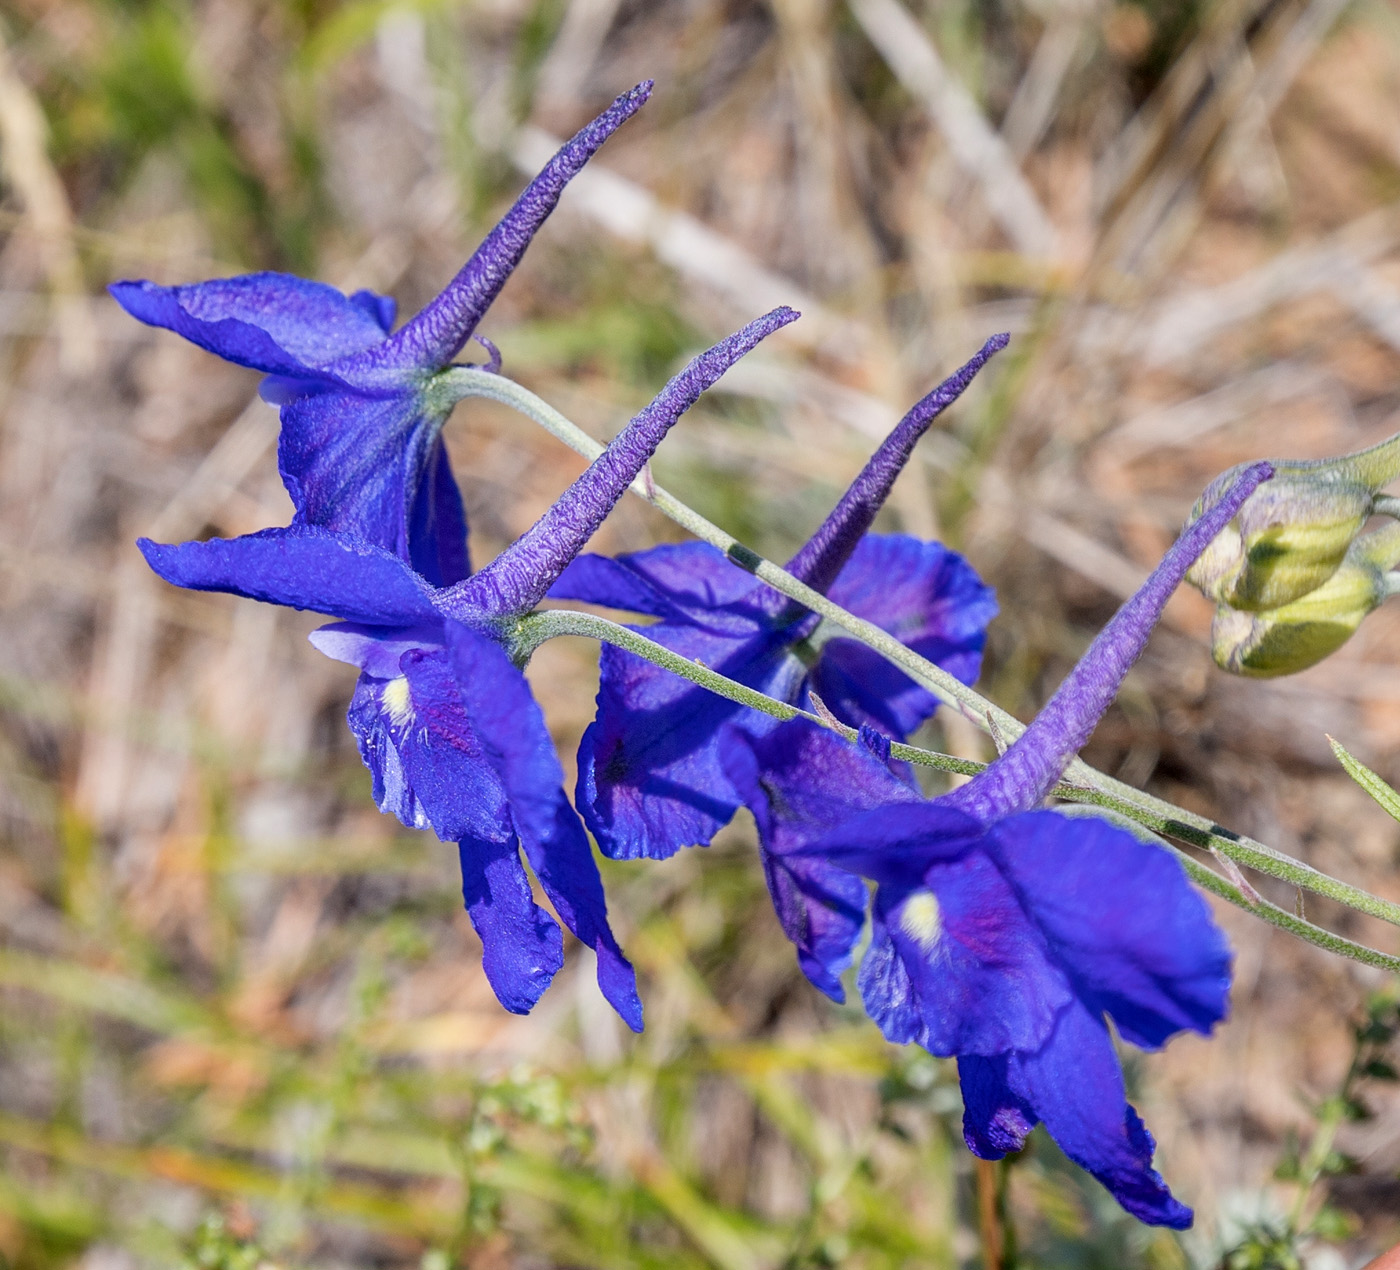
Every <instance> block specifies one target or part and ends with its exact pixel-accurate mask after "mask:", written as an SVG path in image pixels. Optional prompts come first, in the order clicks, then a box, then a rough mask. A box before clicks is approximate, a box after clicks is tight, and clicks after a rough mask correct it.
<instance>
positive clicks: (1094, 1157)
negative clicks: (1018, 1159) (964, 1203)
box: [958, 1002, 1192, 1230]
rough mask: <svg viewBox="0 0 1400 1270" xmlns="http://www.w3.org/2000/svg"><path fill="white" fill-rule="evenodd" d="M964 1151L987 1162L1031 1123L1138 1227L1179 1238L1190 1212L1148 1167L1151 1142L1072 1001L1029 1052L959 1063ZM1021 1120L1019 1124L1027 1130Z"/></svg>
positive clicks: (1092, 1020) (1100, 1028)
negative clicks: (1161, 1229) (1040, 1124)
mask: <svg viewBox="0 0 1400 1270" xmlns="http://www.w3.org/2000/svg"><path fill="white" fill-rule="evenodd" d="M958 1071H959V1074H960V1075H961V1076H962V1082H963V1098H964V1108H965V1112H964V1117H965V1118H964V1135H965V1137H966V1139H967V1145H968V1146H969V1147H970V1148H971V1149H972V1150H973V1152H975V1153H976V1154H978V1155H981V1156H983V1158H985V1159H997V1158H999V1157H1000V1156H1001V1155H1003V1154H1005V1153H1006V1151H1008V1150H1014V1149H1015V1147H1016V1146H1018V1145H1019V1139H1018V1135H1019V1138H1024V1135H1025V1133H1026V1132H1028V1131H1029V1128H1030V1127H1031V1126H1032V1125H1034V1123H1035V1121H1036V1120H1037V1119H1039V1120H1042V1121H1044V1122H1045V1128H1046V1129H1047V1130H1048V1131H1049V1133H1050V1136H1051V1137H1052V1138H1054V1139H1055V1141H1056V1142H1057V1143H1059V1146H1060V1149H1061V1150H1062V1151H1063V1152H1064V1153H1065V1154H1066V1155H1067V1156H1069V1158H1070V1159H1071V1160H1073V1161H1074V1162H1075V1163H1076V1164H1078V1165H1079V1166H1080V1167H1081V1168H1083V1169H1085V1170H1087V1171H1088V1172H1090V1173H1092V1174H1093V1175H1094V1176H1095V1177H1096V1178H1098V1180H1099V1181H1100V1182H1102V1183H1103V1184H1104V1186H1106V1187H1107V1188H1108V1190H1109V1191H1110V1192H1111V1193H1112V1194H1113V1197H1114V1198H1115V1199H1116V1200H1117V1201H1118V1202H1119V1203H1120V1204H1121V1205H1122V1206H1123V1207H1124V1208H1125V1209H1126V1210H1127V1211H1128V1212H1130V1213H1131V1214H1132V1215H1133V1216H1134V1217H1136V1218H1137V1219H1138V1220H1139V1221H1143V1222H1146V1223H1147V1224H1148V1225H1151V1226H1170V1227H1172V1228H1173V1229H1175V1230H1185V1229H1186V1228H1187V1227H1188V1226H1190V1225H1191V1219H1192V1214H1191V1210H1190V1209H1189V1208H1187V1207H1186V1206H1185V1205H1184V1204H1182V1203H1180V1202H1179V1201H1178V1200H1176V1199H1175V1198H1174V1197H1173V1196H1172V1193H1171V1191H1169V1190H1168V1189H1167V1184H1166V1183H1165V1182H1164V1181H1163V1180H1162V1177H1161V1175H1160V1174H1159V1173H1157V1172H1156V1171H1155V1170H1154V1169H1153V1167H1152V1153H1153V1150H1154V1149H1155V1144H1154V1142H1153V1141H1152V1135H1151V1134H1150V1133H1148V1132H1147V1129H1146V1127H1145V1126H1144V1125H1143V1123H1142V1120H1141V1119H1140V1118H1139V1117H1138V1114H1137V1112H1136V1111H1134V1110H1133V1108H1132V1107H1131V1106H1130V1105H1129V1104H1128V1100H1127V1096H1126V1094H1125V1092H1124V1089H1123V1073H1122V1071H1121V1069H1120V1068H1119V1066H1118V1058H1117V1055H1115V1054H1114V1052H1113V1043H1112V1041H1110V1040H1109V1036H1108V1030H1107V1028H1106V1027H1105V1026H1104V1023H1103V1020H1102V1019H1101V1018H1100V1017H1098V1016H1096V1015H1094V1014H1092V1013H1091V1012H1090V1011H1089V1010H1087V1009H1086V1008H1085V1007H1084V1006H1082V1005H1080V1004H1079V1003H1078V1002H1076V1003H1074V1004H1073V1005H1072V1006H1070V1007H1069V1008H1068V1009H1066V1010H1065V1011H1064V1012H1063V1013H1062V1014H1061V1015H1060V1018H1059V1019H1058V1020H1057V1023H1056V1026H1055V1030H1054V1033H1053V1035H1052V1036H1051V1037H1050V1038H1049V1039H1048V1040H1047V1042H1046V1043H1045V1045H1044V1046H1043V1047H1041V1048H1040V1049H1039V1050H1038V1051H1037V1052H1035V1053H1011V1054H1006V1055H1003V1056H1000V1057H998V1058H994V1059H976V1058H972V1059H960V1060H959V1062H958ZM1027 1122H1029V1123H1027Z"/></svg>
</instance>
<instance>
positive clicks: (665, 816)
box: [577, 624, 802, 860]
mask: <svg viewBox="0 0 1400 1270" xmlns="http://www.w3.org/2000/svg"><path fill="white" fill-rule="evenodd" d="M645 633H646V634H647V635H648V636H649V637H650V638H652V639H654V640H656V641H657V642H658V643H661V644H664V645H665V646H666V647H667V648H670V649H673V650H674V651H675V652H678V653H681V654H682V655H684V656H686V657H691V658H697V659H699V660H701V661H703V662H704V663H705V664H706V665H707V666H710V667H712V668H713V669H715V670H717V671H719V672H720V673H721V674H723V675H728V676H729V677H730V678H731V679H737V680H739V681H740V682H741V683H746V684H750V685H752V686H753V687H756V688H758V689H759V690H760V691H763V692H767V693H769V694H770V695H772V696H776V697H779V698H783V697H786V696H789V695H791V694H792V693H794V692H795V690H796V687H797V684H798V683H799V682H800V679H801V676H802V665H801V663H800V662H798V661H797V659H796V658H794V657H792V656H791V655H790V654H789V653H788V652H787V650H786V649H785V648H784V647H783V644H782V641H781V640H775V639H774V638H773V637H772V636H765V635H764V633H763V632H762V631H761V630H758V631H755V632H754V634H753V635H752V636H751V637H750V638H748V639H739V638H736V637H734V636H723V635H712V634H710V633H709V632H707V631H703V630H699V629H697V628H695V627H692V626H669V625H664V624H661V625H657V626H649V627H647V628H646V630H645ZM599 665H600V682H599V688H598V715H597V718H596V719H595V720H594V721H593V723H591V724H590V725H589V727H588V730H587V731H586V732H585V733H584V734H583V740H582V742H581V743H580V745H579V777H578V798H577V801H578V808H579V811H580V812H582V813H583V818H584V821H585V822H586V823H587V825H588V827H589V829H590V830H592V832H593V836H594V837H595V838H597V839H598V845H599V846H600V847H601V848H602V849H603V854H604V855H607V856H610V857H611V858H613V859H615V860H635V859H641V858H648V859H653V860H664V859H667V858H668V857H670V856H672V855H674V854H675V853H676V852H677V851H679V850H680V849H681V848H682V847H688V846H705V845H708V843H709V841H710V839H711V838H713V837H714V835H715V834H716V833H717V832H718V831H719V830H720V829H722V828H723V827H724V826H725V825H726V824H728V823H729V820H730V818H731V817H732V816H733V815H734V812H735V811H736V810H737V809H738V806H739V798H738V795H737V794H736V793H735V792H734V789H733V787H732V786H731V785H730V783H729V778H728V777H727V776H726V775H725V772H724V765H723V762H722V752H721V747H722V741H721V737H720V728H721V727H722V725H723V724H725V723H726V722H728V721H729V720H731V719H737V718H741V717H742V723H743V726H744V727H745V728H746V729H749V730H751V731H755V732H758V731H762V730H764V729H766V728H767V727H770V726H771V725H772V721H771V720H770V719H769V718H768V717H767V716H766V715H761V714H759V713H758V712H757V711H753V710H745V709H744V707H742V706H739V705H736V704H735V703H734V702H732V701H729V700H727V699H725V698H724V697H719V696H716V695H715V694H714V693H712V692H709V691H707V690H706V689H704V688H700V687H697V686H696V685H695V684H692V683H690V682H689V681H688V680H685V679H682V678H681V677H680V676H679V675H676V674H673V673H672V672H671V671H669V670H663V669H662V668H661V667H660V666H656V665H654V664H653V663H651V662H649V661H644V660H642V658H640V657H637V656H635V655H634V654H632V653H628V652H624V651H622V650H621V649H619V648H615V647H613V646H611V645H604V647H603V653H602V657H601V659H600V662H599Z"/></svg>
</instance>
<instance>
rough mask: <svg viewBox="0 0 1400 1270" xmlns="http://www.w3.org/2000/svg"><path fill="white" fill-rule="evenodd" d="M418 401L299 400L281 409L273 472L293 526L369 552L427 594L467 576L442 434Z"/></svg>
mask: <svg viewBox="0 0 1400 1270" xmlns="http://www.w3.org/2000/svg"><path fill="white" fill-rule="evenodd" d="M445 418H446V415H445V414H444V413H441V412H439V413H437V414H430V413H428V412H427V407H426V406H425V404H424V403H423V401H422V400H421V399H420V397H419V394H418V393H416V392H405V393H402V394H399V395H397V396H393V397H382V398H366V397H359V396H356V395H354V394H352V393H347V392H339V391H334V392H323V393H316V394H313V395H311V396H304V397H300V398H298V399H297V400H295V401H292V402H290V403H289V404H287V405H285V406H283V407H282V433H281V436H280V438H279V439H278V443H277V466H278V468H279V469H280V471H281V473H282V482H283V484H285V485H286V487H287V493H288V494H290V495H291V499H292V505H293V507H295V508H296V523H298V524H305V525H315V526H317V527H319V528H322V529H329V530H332V531H334V532H336V533H342V534H348V535H350V536H351V537H354V538H358V539H361V540H363V541H365V542H370V543H373V544H374V545H375V546H377V547H383V548H384V550H386V551H389V552H392V553H393V554H394V555H397V556H401V557H403V558H405V559H408V560H410V561H411V563H412V564H413V566H414V568H415V569H416V570H417V571H418V572H419V573H421V574H422V575H423V576H424V577H425V578H426V579H427V580H428V581H429V582H432V583H434V585H449V584H451V583H453V582H459V581H461V580H462V578H464V577H465V576H466V520H465V517H464V516H463V513H462V500H461V495H460V494H459V493H458V491H457V486H456V481H455V479H454V478H453V476H452V471H451V467H450V465H449V463H448V461H447V454H446V451H445V449H444V448H443V443H442V439H441V435H440V433H441V428H442V424H443V421H444V419H445Z"/></svg>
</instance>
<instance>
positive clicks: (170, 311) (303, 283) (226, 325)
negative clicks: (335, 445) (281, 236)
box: [108, 273, 394, 384]
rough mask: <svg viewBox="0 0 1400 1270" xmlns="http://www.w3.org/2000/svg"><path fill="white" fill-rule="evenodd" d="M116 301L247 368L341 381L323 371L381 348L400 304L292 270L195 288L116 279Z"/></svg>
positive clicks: (326, 381) (315, 380)
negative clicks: (345, 290)
mask: <svg viewBox="0 0 1400 1270" xmlns="http://www.w3.org/2000/svg"><path fill="white" fill-rule="evenodd" d="M108 290H110V291H111V293H112V296H113V298H114V299H115V300H116V301H117V303H118V304H120V305H121V306H122V308H124V309H125V310H126V311H127V312H128V313H130V314H131V315H132V316H133V317H135V318H139V319H140V320H141V321H142V322H145V323H147V324H148V325H150V326H160V327H164V328H166V329H167V330H171V331H175V332H176V333H177V334H179V335H183V336H184V337H185V338H186V339H187V340H189V341H190V342H191V343H194V344H198V345H199V346H200V347H201V348H205V349H208V350H209V352H211V353H216V354H218V355H219V356H220V357H223V358H226V359H227V360H228V361H231V362H237V363H238V364H239V365H240V366H251V367H252V368H253V369H254V370H261V371H265V372H266V373H268V374H270V375H281V376H286V377H288V378H291V379H303V378H305V379H307V380H309V381H311V382H313V383H324V384H329V383H339V382H341V381H340V380H339V378H338V377H337V376H335V375H334V374H325V373H322V371H321V368H322V367H324V366H326V365H327V363H329V362H333V361H336V360H337V359H339V358H343V357H348V356H350V355H352V354H355V353H360V352H363V351H364V350H365V349H367V348H371V347H373V346H374V345H376V344H381V343H383V341H384V337H385V335H386V334H387V332H388V330H389V324H390V323H392V321H393V313H394V310H393V301H392V300H388V299H386V298H385V297H382V296H375V295H373V294H372V293H371V292H368V291H360V292H357V293H356V294H355V295H354V296H351V297H346V296H344V295H342V294H341V293H340V292H339V291H337V290H336V289H335V288H334V287H328V286H326V285H325V284H324V283H321V282H310V281H308V280H307V279H305V278H296V277H293V276H291V275H290V274H285V273H251V274H244V275H243V276H241V277H237V278H220V279H217V280H215V281H212V282H198V283H194V284H193V285H191V286H183V287H161V286H157V285H156V284H155V283H153V282H115V283H113V284H112V286H111V287H109V288H108Z"/></svg>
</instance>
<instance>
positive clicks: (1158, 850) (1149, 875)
mask: <svg viewBox="0 0 1400 1270" xmlns="http://www.w3.org/2000/svg"><path fill="white" fill-rule="evenodd" d="M989 844H990V849H991V850H992V852H993V854H994V857H995V859H996V861H997V863H998V866H999V867H1000V868H1001V871H1002V872H1003V873H1004V874H1005V875H1006V876H1007V878H1008V879H1009V880H1010V881H1011V883H1012V885H1013V886H1015V887H1016V889H1017V892H1018V893H1019V894H1020V896H1021V902H1022V904H1023V905H1024V906H1025V907H1026V909H1027V911H1028V912H1030V913H1031V914H1032V916H1033V918H1034V920H1035V922H1036V924H1037V925H1038V926H1039V927H1040V929H1041V930H1042V931H1043V932H1044V933H1045V937H1046V939H1047V941H1048V943H1049V945H1050V948H1051V950H1052V953H1053V956H1054V957H1055V959H1056V961H1058V962H1059V964H1060V965H1061V966H1063V967H1064V968H1065V970H1066V971H1067V972H1068V973H1069V975H1070V977H1071V978H1072V979H1073V981H1074V984H1075V991H1076V994H1077V995H1078V996H1079V998H1080V999H1081V1000H1082V1001H1084V1003H1085V1004H1086V1005H1088V1006H1089V1007H1090V1008H1091V1009H1093V1010H1095V1011H1107V1012H1108V1013H1109V1014H1111V1015H1112V1016H1113V1021H1114V1022H1115V1023H1116V1024H1117V1025H1118V1030H1119V1032H1120V1033H1121V1034H1122V1035H1123V1038H1124V1039H1125V1040H1128V1041H1131V1042H1132V1043H1133V1044H1134V1045H1139V1046H1141V1047H1142V1048H1144V1049H1157V1048H1158V1047H1160V1046H1161V1045H1163V1044H1165V1042H1166V1041H1167V1039H1168V1038H1169V1037H1170V1036H1172V1035H1174V1034H1175V1033H1176V1032H1179V1031H1182V1030H1183V1029H1187V1028H1189V1029H1191V1030H1193V1031H1196V1032H1200V1033H1202V1034H1203V1035H1205V1034H1208V1033H1209V1032H1210V1030H1211V1028H1212V1027H1214V1026H1215V1024H1216V1023H1218V1022H1220V1020H1221V1019H1223V1018H1224V1017H1225V1015H1226V1013H1227V1011H1228V1009H1229V993H1230V947H1229V945H1228V944H1227V943H1226V941H1225V936H1224V935H1223V934H1222V933H1221V931H1220V929H1219V927H1217V926H1216V924H1215V922H1214V921H1213V920H1212V918H1211V914H1210V908H1209V906H1208V905H1207V904H1206V902H1205V900H1204V899H1203V898H1202V897H1201V895H1200V894H1199V893H1198V892H1197V891H1196V890H1195V889H1194V888H1193V887H1192V886H1191V884H1190V883H1189V882H1188V881H1187V878H1186V873H1185V871H1184V870H1183V869H1182V867H1181V865H1180V864H1179V863H1178V862H1177V860H1176V859H1175V858H1174V857H1173V856H1172V855H1171V854H1170V852H1168V851H1167V850H1165V849H1164V848H1162V847H1157V846H1153V845H1151V844H1149V843H1146V842H1143V841H1141V840H1140V839H1138V838H1136V837H1134V836H1133V835H1132V834H1131V833H1129V832H1127V831H1126V830H1124V829H1120V828H1118V827H1117V826H1116V825H1113V824H1110V823H1109V822H1108V821H1105V820H1102V819H1099V818H1097V817H1094V816H1074V817H1068V816H1063V815H1060V814H1059V813H1057V812H1053V811H1032V812H1027V813H1025V814H1023V815H1020V816H1011V817H1009V818H1007V819H1006V820H1003V821H1001V822H999V823H998V824H997V825H996V827H995V828H994V829H993V831H992V833H991V835H990V839H989Z"/></svg>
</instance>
